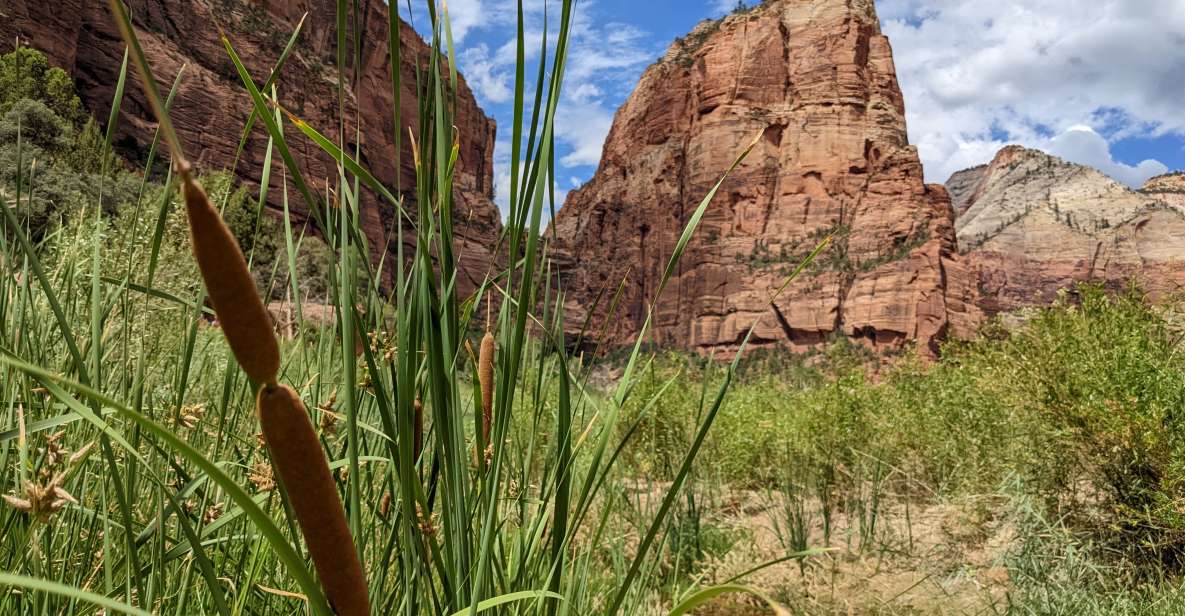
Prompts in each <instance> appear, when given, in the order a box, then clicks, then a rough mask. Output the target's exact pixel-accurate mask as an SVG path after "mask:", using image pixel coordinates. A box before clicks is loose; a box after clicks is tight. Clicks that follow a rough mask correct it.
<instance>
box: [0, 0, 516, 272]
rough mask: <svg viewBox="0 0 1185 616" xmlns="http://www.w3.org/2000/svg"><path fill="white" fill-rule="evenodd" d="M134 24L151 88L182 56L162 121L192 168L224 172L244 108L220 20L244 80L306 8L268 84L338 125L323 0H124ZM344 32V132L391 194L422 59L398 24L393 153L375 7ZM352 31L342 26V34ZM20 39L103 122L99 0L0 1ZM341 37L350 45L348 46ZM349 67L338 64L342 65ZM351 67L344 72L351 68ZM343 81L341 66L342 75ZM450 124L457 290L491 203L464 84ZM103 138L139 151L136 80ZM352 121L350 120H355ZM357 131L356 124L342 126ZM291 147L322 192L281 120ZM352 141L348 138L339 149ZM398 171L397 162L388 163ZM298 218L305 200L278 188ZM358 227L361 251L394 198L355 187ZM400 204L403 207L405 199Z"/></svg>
mask: <svg viewBox="0 0 1185 616" xmlns="http://www.w3.org/2000/svg"><path fill="white" fill-rule="evenodd" d="M127 4H128V6H129V9H130V11H131V13H132V15H133V18H134V20H135V24H136V27H137V34H138V36H139V38H140V42H141V43H142V45H143V47H144V50H145V52H146V54H147V56H148V59H149V62H150V63H151V64H152V67H153V71H154V72H155V74H156V76H157V79H158V80H160V81H161V82H162V83H161V88H162V89H163V91H165V92H167V91H168V89H169V87H170V85H171V83H172V80H173V78H174V77H175V76H176V74H177V72H178V71H179V70H180V69H181V66H182V65H185V73H184V77H183V81H182V84H181V87H180V89H179V91H178V93H177V97H176V100H175V102H174V104H173V112H172V116H173V120H174V122H175V124H176V127H177V132H178V134H179V136H180V138H181V140H182V142H183V144H184V146H185V148H186V153H187V154H188V155H189V157H190V158H192V159H194V160H195V161H196V163H197V166H198V168H199V169H201V170H202V171H217V170H220V169H229V168H230V167H231V166H232V164H233V163H234V158H235V150H236V148H237V146H238V142H239V136H240V134H241V131H242V128H243V126H244V125H245V123H246V121H247V117H248V115H249V113H250V112H251V109H252V106H251V101H250V98H249V97H248V96H247V94H246V92H245V90H244V89H243V86H242V82H241V81H240V79H239V77H238V75H237V73H236V72H235V69H234V65H233V64H232V63H231V62H230V60H229V58H228V56H227V52H226V50H225V49H224V48H223V45H222V42H221V40H220V38H219V28H220V27H221V28H222V29H223V30H224V31H225V32H226V34H227V37H228V38H229V39H230V41H231V42H232V43H233V44H234V46H235V49H236V51H237V53H238V54H239V56H240V57H241V58H242V60H243V62H244V64H245V65H246V66H247V68H248V70H249V71H250V73H251V75H252V76H253V78H254V79H255V81H256V83H257V84H262V83H263V82H264V81H265V80H266V79H267V76H268V74H269V73H270V71H271V69H272V66H273V65H274V63H275V62H276V60H277V59H278V57H279V55H280V53H281V51H282V50H283V47H284V45H285V43H286V42H287V39H288V37H289V35H290V34H291V32H292V31H293V30H294V29H295V27H296V25H297V23H298V22H299V21H300V19H301V17H302V16H303V15H304V14H305V13H306V12H307V13H308V18H307V21H306V23H305V26H304V31H303V33H302V36H301V39H300V44H299V46H298V48H297V51H296V52H295V53H294V54H293V56H292V57H291V58H290V59H289V60H288V63H287V65H286V66H285V68H284V71H283V72H282V75H281V78H280V80H279V82H278V86H277V87H278V92H279V98H280V101H281V103H282V104H283V105H284V107H285V108H287V109H288V110H290V111H291V112H293V113H294V114H296V115H297V116H299V117H300V118H302V119H303V120H305V121H307V122H308V123H309V124H310V125H312V126H314V127H316V128H317V129H318V130H320V131H321V132H322V133H323V134H325V135H327V136H330V137H336V135H337V134H338V117H339V114H338V102H337V100H338V99H337V76H336V70H335V69H334V68H333V67H335V66H336V44H337V34H336V25H335V24H336V2H333V1H332V0H264V1H261V2H256V1H254V0H186V1H185V2H176V1H170V0H128V2H127ZM359 4H360V13H359V19H358V28H357V31H358V32H359V33H360V34H361V36H360V37H359V40H360V41H361V54H360V57H361V61H360V62H359V63H358V66H357V69H358V70H357V81H356V85H355V86H354V87H352V88H348V91H347V95H346V114H345V117H347V118H348V123H347V124H346V126H345V134H346V135H349V136H353V135H356V134H360V138H361V143H360V145H361V148H362V156H361V158H362V161H363V162H364V163H365V164H366V165H367V166H368V167H369V168H370V170H371V171H372V172H373V173H374V174H375V176H376V177H378V178H379V179H380V180H381V181H383V182H384V183H385V184H387V185H388V186H391V187H395V186H401V187H402V188H403V190H404V191H405V192H407V191H411V190H412V189H413V188H414V167H413V162H412V156H411V152H410V149H409V145H408V139H407V128H408V127H410V126H412V125H413V123H414V122H415V121H416V104H417V103H416V92H415V85H414V84H415V67H416V65H417V64H418V65H420V66H424V65H426V62H427V60H428V54H429V53H430V52H429V49H428V47H427V45H426V44H425V43H424V42H423V41H422V40H421V39H420V37H419V36H418V35H417V34H416V33H415V31H414V30H413V29H412V28H411V27H410V26H409V25H408V24H406V23H400V28H399V39H400V41H401V47H402V52H403V53H402V56H401V64H400V67H399V72H400V74H401V75H402V77H403V78H402V91H401V101H402V104H401V107H402V118H401V123H402V124H403V126H402V127H400V129H399V131H398V132H399V134H400V135H401V141H402V150H403V151H402V154H401V156H400V157H399V160H398V164H397V158H396V148H395V135H396V132H397V131H396V127H395V119H394V110H393V108H394V93H393V90H392V87H391V79H390V76H391V65H390V56H389V53H388V45H387V40H388V17H387V6H386V4H385V3H384V2H383V1H382V0H363V1H362V2H360V3H359ZM351 32H352V30H351ZM18 35H19V36H20V37H21V38H22V39H23V41H24V44H26V45H30V46H32V47H36V48H38V49H40V50H42V51H44V52H45V53H46V54H47V55H48V56H49V58H50V60H51V61H52V62H53V63H54V64H56V65H58V66H61V67H63V68H65V69H66V70H67V71H68V72H70V74H71V75H73V76H74V78H75V80H76V82H77V84H78V88H79V92H80V96H81V97H82V99H83V102H84V103H86V105H87V106H88V108H89V109H91V110H92V112H93V113H94V115H95V116H96V117H97V118H100V119H102V120H104V121H105V120H106V118H107V111H108V110H109V109H110V107H111V102H112V98H113V95H114V89H115V84H116V82H117V80H118V75H119V69H120V64H121V61H122V57H123V43H122V41H121V40H120V38H119V35H118V31H117V29H116V26H115V23H114V21H113V20H112V18H111V16H110V15H109V13H108V9H107V3H106V2H105V1H103V0H54V1H52V2H45V1H40V0H5V1H4V2H3V4H2V5H0V40H3V41H5V42H4V43H3V46H4V48H5V49H7V48H8V47H11V45H12V44H13V42H14V40H15V38H16V37H17V36H18ZM351 46H352V43H351ZM352 64H353V63H351V66H352ZM350 72H351V73H353V72H354V71H353V69H352V68H351V71H350ZM351 77H353V75H351ZM457 107H458V108H457V114H456V117H455V118H454V124H455V125H456V127H457V130H458V134H459V138H460V143H461V150H460V163H459V165H458V173H457V177H456V192H455V197H456V204H457V205H456V210H455V212H456V213H455V218H456V219H457V220H458V225H459V229H458V238H457V242H458V244H459V251H460V255H461V264H462V270H463V271H462V274H463V279H462V280H461V285H460V286H461V288H462V290H463V291H464V290H466V289H471V288H472V287H473V282H474V281H479V280H480V279H481V278H482V277H483V276H484V275H485V273H486V270H487V269H488V266H489V263H490V261H491V255H490V251H491V250H492V247H493V246H494V243H495V238H496V236H497V234H498V232H499V231H500V226H501V217H500V216H499V214H498V209H497V207H496V206H495V205H494V202H493V179H492V177H493V164H492V159H493V150H494V128H495V127H494V122H493V121H492V120H491V119H489V118H487V117H486V116H485V114H484V113H482V111H481V109H480V108H478V106H477V103H476V101H475V99H474V98H473V95H472V93H471V92H470V90H469V88H468V87H467V86H465V84H464V83H463V82H462V84H461V86H460V88H459V89H458V96H457ZM122 112H123V113H122V117H121V119H120V125H119V131H118V133H117V144H118V145H119V147H120V148H121V149H123V150H124V151H125V152H132V153H134V154H135V155H136V156H140V155H142V153H143V152H145V151H147V145H148V143H149V142H150V141H151V139H152V135H153V131H154V130H155V127H156V125H155V122H154V121H153V120H152V118H151V113H150V112H149V110H148V107H147V104H146V102H145V99H144V97H143V94H142V93H141V88H140V87H139V86H138V85H136V84H129V87H128V88H127V90H126V97H125V100H124V102H123V106H122ZM355 118H356V119H357V124H355ZM356 128H360V129H361V131H360V133H358V132H356ZM287 134H288V136H289V140H290V143H291V144H292V151H293V155H294V156H295V158H296V159H297V160H298V163H299V164H300V166H301V168H302V169H303V170H304V173H305V176H306V179H307V180H308V181H309V183H311V184H315V185H316V186H318V187H320V188H321V189H324V186H325V183H326V181H329V183H330V184H333V183H334V181H335V178H336V177H337V172H336V170H335V167H334V163H333V161H332V159H330V158H329V157H327V156H325V155H324V154H322V153H321V152H320V150H318V149H317V147H316V146H315V145H314V144H313V143H312V142H310V141H308V140H307V139H305V138H304V137H303V136H302V135H298V134H297V131H296V130H295V129H293V128H292V127H291V126H289V127H288V130H287ZM266 146H267V135H266V133H265V132H264V131H263V130H262V129H261V128H259V127H258V126H257V128H256V129H255V131H254V132H253V133H252V135H251V136H250V138H249V139H248V141H247V144H246V148H245V150H244V152H243V155H242V158H241V159H240V160H239V162H238V166H237V167H236V173H237V175H238V177H239V178H241V179H242V180H243V181H244V182H245V183H247V184H248V185H256V186H257V185H258V182H259V180H260V178H261V177H262V175H263V174H262V171H263V166H264V161H265V158H264V155H265V150H266ZM351 149H352V148H351ZM275 160H276V163H277V166H276V167H275V169H274V172H273V174H272V176H271V186H270V191H269V193H268V201H269V203H270V204H271V205H273V206H278V205H279V204H280V203H281V194H282V193H281V182H282V181H283V179H282V177H283V176H282V174H281V172H280V163H279V157H278V156H277V157H276V159H275ZM397 167H398V168H397ZM289 193H290V201H291V204H292V206H293V208H295V210H296V214H297V215H298V216H303V215H304V214H306V210H305V203H304V202H303V201H302V200H301V199H300V197H299V196H298V194H297V193H296V192H295V189H294V187H290V190H289ZM363 205H364V207H363V224H364V228H365V231H366V234H367V236H368V238H369V240H370V244H371V247H372V249H373V252H374V253H375V255H374V256H376V257H377V256H378V253H379V252H380V251H381V250H382V248H383V247H384V246H385V245H387V240H388V238H389V237H390V235H391V234H392V229H393V227H394V224H393V223H394V208H393V207H391V206H390V205H389V204H386V203H383V202H380V201H379V200H378V199H376V198H375V197H374V195H371V194H369V192H367V194H366V195H364V203H363ZM412 209H413V211H414V208H412Z"/></svg>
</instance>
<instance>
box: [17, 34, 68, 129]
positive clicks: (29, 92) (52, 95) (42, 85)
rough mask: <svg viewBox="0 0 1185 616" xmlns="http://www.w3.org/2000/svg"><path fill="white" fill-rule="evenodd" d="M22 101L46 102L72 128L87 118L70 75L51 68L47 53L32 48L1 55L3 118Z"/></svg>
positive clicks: (22, 48) (18, 49)
mask: <svg viewBox="0 0 1185 616" xmlns="http://www.w3.org/2000/svg"><path fill="white" fill-rule="evenodd" d="M22 99H30V100H36V101H42V102H44V103H45V105H46V106H47V107H49V108H50V109H51V110H52V111H53V112H54V113H55V114H56V115H57V116H58V117H59V118H62V119H63V120H65V121H66V122H67V123H69V124H71V126H77V125H78V124H80V123H81V122H82V121H83V120H84V119H85V118H86V112H85V111H84V110H83V107H82V101H81V100H79V98H78V95H77V94H76V93H75V92H74V80H73V79H71V78H70V75H68V74H66V71H63V70H62V69H60V68H57V67H54V66H50V65H49V60H48V59H47V58H46V57H45V54H43V53H41V52H40V51H37V50H36V49H30V48H28V47H19V48H17V49H16V50H15V51H12V52H9V53H6V54H4V55H0V116H3V115H7V114H8V112H9V110H11V109H12V108H13V106H15V105H16V104H17V102H18V101H20V100H22Z"/></svg>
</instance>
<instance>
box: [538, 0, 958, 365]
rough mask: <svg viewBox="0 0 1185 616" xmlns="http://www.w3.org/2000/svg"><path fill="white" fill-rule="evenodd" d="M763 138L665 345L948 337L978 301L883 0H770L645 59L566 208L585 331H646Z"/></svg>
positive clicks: (680, 295)
mask: <svg viewBox="0 0 1185 616" xmlns="http://www.w3.org/2000/svg"><path fill="white" fill-rule="evenodd" d="M759 133H762V134H763V136H762V138H761V139H760V140H759V142H758V144H757V146H756V148H755V149H754V150H753V152H752V154H751V155H750V156H749V158H748V160H746V161H745V162H744V163H743V164H742V165H741V166H740V167H739V168H738V169H737V170H736V171H735V172H734V173H733V174H732V175H731V176H730V177H729V178H728V180H727V181H726V182H725V183H724V185H723V186H722V188H721V189H720V192H719V194H718V195H717V197H716V199H715V201H714V202H713V203H712V204H711V205H710V206H709V208H708V210H707V213H706V214H705V216H704V219H703V223H702V225H701V227H700V229H699V230H698V232H697V233H696V235H695V237H694V238H693V239H692V241H691V243H690V245H689V246H688V248H687V251H686V253H685V254H684V255H683V259H682V260H681V262H680V263H679V265H678V268H677V270H676V271H675V273H674V275H673V277H672V279H671V281H670V283H669V285H668V286H667V289H666V291H665V292H664V293H663V294H662V296H661V297H659V298H657V299H658V301H657V310H656V313H655V317H654V318H655V320H654V333H653V341H654V342H657V343H659V344H669V345H677V346H689V347H692V348H696V349H699V350H702V351H708V350H712V349H726V348H731V347H735V346H736V345H737V344H738V343H739V342H740V340H741V339H742V337H743V336H744V335H745V332H746V331H747V329H748V328H749V327H750V325H752V324H754V323H756V324H757V325H756V330H755V333H754V338H753V342H754V343H755V344H756V345H775V344H776V345H786V346H789V347H791V348H794V349H798V350H802V349H806V348H810V347H813V346H816V345H818V344H820V343H823V342H825V341H827V340H828V339H830V338H832V337H834V336H837V335H844V336H849V337H851V338H853V339H855V340H857V341H860V342H862V343H865V344H867V345H869V346H872V347H874V348H877V349H888V348H896V347H900V346H901V345H903V344H905V343H907V342H909V341H913V340H917V341H919V343H920V345H921V346H922V347H923V348H924V349H927V350H931V349H933V348H934V346H935V344H936V343H937V341H939V340H940V339H941V338H942V337H943V336H944V335H945V333H946V331H947V330H948V328H949V327H950V326H951V324H952V314H954V313H957V314H955V316H954V317H953V318H954V319H955V320H958V319H960V318H963V317H962V313H961V311H963V310H965V309H966V308H967V306H966V305H965V303H964V302H963V301H962V300H961V299H958V298H956V299H955V300H954V301H948V298H947V296H946V293H945V289H946V287H947V282H946V278H947V268H948V266H953V267H954V269H955V270H958V267H959V266H958V264H957V263H954V262H952V260H951V259H952V253H953V252H954V251H955V232H954V228H953V223H952V213H951V207H950V200H949V197H948V195H947V192H946V190H945V189H944V188H942V187H940V186H938V187H935V186H927V185H926V184H925V183H924V182H923V176H922V166H921V163H920V162H919V160H918V155H917V152H916V150H915V149H914V148H913V147H911V146H910V145H909V143H908V140H907V135H906V126H905V111H904V103H903V101H902V95H901V90H900V88H899V87H898V84H897V77H896V71H895V68H894V64H893V57H892V51H891V49H890V45H889V41H888V39H887V38H886V37H885V36H884V35H883V34H882V33H881V31H880V25H879V21H878V19H877V15H876V11H875V7H874V5H873V2H872V0H794V1H779V0H774V1H770V2H766V3H764V4H762V5H760V6H759V7H756V8H754V9H752V10H750V11H748V12H745V13H742V14H737V15H732V16H729V17H727V18H725V19H724V20H722V21H719V22H704V23H702V24H700V25H699V26H698V27H697V28H696V29H695V30H694V31H693V32H691V34H689V35H688V36H687V37H685V38H683V39H680V40H678V41H676V42H675V43H674V44H673V45H671V47H670V49H669V50H668V52H667V53H666V55H665V57H664V58H663V59H662V60H660V61H659V62H658V63H656V64H654V65H653V66H651V67H649V68H648V69H647V70H646V71H645V73H644V74H643V76H642V79H641V82H640V83H639V84H638V86H637V89H636V90H635V91H634V92H633V94H632V95H631V96H630V97H629V99H628V100H627V101H626V103H625V105H624V106H623V107H622V108H621V109H620V110H619V111H618V112H617V115H616V117H615V119H614V123H613V128H612V131H611V132H610V134H609V137H608V140H607V142H606V144H605V148H604V154H603V157H602V160H601V163H600V166H599V168H598V170H597V172H596V175H595V176H594V177H593V179H592V180H591V181H589V182H588V183H586V184H585V185H584V186H583V187H581V188H580V189H579V190H576V191H573V192H572V193H571V194H570V195H569V197H568V199H567V202H566V204H565V206H564V208H563V209H562V210H561V211H560V212H559V214H558V215H557V217H556V220H555V222H554V225H555V231H556V232H557V234H558V236H559V238H560V242H559V246H558V248H557V250H556V251H555V256H556V258H557V261H558V263H559V265H560V267H561V271H562V278H563V282H564V285H565V290H566V292H567V293H568V294H569V298H570V301H569V304H568V309H569V310H568V318H567V320H568V325H569V327H573V328H578V327H579V326H580V324H581V323H582V322H583V318H584V317H585V316H586V315H588V314H589V311H591V314H592V319H591V324H592V327H591V331H593V332H599V331H601V330H602V329H603V330H604V331H605V332H606V333H605V334H604V335H603V336H598V339H600V340H602V341H604V342H605V343H607V344H609V345H616V344H622V343H626V342H629V341H631V340H633V339H635V338H636V336H637V333H638V332H639V330H640V328H641V326H642V323H643V321H644V319H645V318H646V314H647V307H648V306H649V305H650V304H651V302H653V301H655V297H654V296H655V293H656V291H657V288H658V285H659V282H660V279H661V277H662V274H663V270H664V268H665V266H666V263H667V260H668V258H669V257H670V255H671V253H672V251H673V249H674V247H675V244H676V242H677V240H678V238H679V236H680V234H681V232H682V229H683V228H684V227H685V225H686V224H687V222H688V219H689V217H690V216H691V215H692V213H693V212H694V210H695V208H696V205H697V204H698V203H699V202H700V200H701V199H702V198H703V197H704V195H706V194H707V192H708V191H709V189H710V188H711V187H712V185H713V184H714V183H715V182H716V181H717V180H718V179H719V178H720V176H721V175H722V174H723V173H724V171H725V170H726V169H727V168H728V166H729V164H730V163H731V162H732V160H733V159H734V157H735V156H736V155H737V154H738V153H739V152H740V151H741V150H742V149H743V148H744V146H745V145H746V144H747V143H748V142H749V141H750V140H752V139H753V137H754V136H755V135H757V134H759ZM826 237H832V238H833V241H832V244H831V246H830V248H828V249H827V250H826V251H825V252H824V253H822V254H821V255H820V257H819V258H818V259H817V260H816V261H815V262H814V263H813V264H812V265H811V266H810V267H809V268H808V269H807V270H806V271H805V272H804V274H803V275H802V276H801V277H800V278H798V279H797V280H795V281H794V282H793V283H791V284H790V285H789V286H788V287H786V288H785V291H784V292H782V294H781V295H780V296H778V297H777V299H776V300H775V301H773V302H772V303H771V301H770V298H771V296H773V294H774V293H775V292H776V291H777V290H778V289H779V288H781V287H782V285H783V283H784V282H785V281H786V278H787V276H788V275H789V274H790V273H791V271H793V270H794V268H795V267H796V266H797V265H798V264H799V263H800V262H801V261H802V260H803V258H804V257H806V256H807V254H808V253H810V252H811V250H812V249H813V248H814V247H815V246H816V245H817V244H818V243H819V242H820V241H822V240H823V238H826ZM959 272H961V270H958V272H957V273H959ZM960 275H961V273H960ZM623 280H624V281H625V287H624V290H623V294H622V300H621V305H620V308H619V309H618V311H617V314H616V315H615V316H614V318H612V319H608V318H607V316H608V307H609V305H610V304H611V301H612V298H613V296H614V293H615V291H616V290H617V288H618V285H619V284H620V283H621V282H622V281H623ZM972 286H973V285H972ZM598 297H600V298H601V301H600V302H599V303H597V302H596V301H595V300H596V299H597V298H598Z"/></svg>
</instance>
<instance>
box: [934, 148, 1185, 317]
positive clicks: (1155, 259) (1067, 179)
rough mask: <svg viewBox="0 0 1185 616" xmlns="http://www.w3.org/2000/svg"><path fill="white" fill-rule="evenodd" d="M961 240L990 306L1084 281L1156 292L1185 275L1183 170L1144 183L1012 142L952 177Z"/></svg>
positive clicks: (1040, 299)
mask: <svg viewBox="0 0 1185 616" xmlns="http://www.w3.org/2000/svg"><path fill="white" fill-rule="evenodd" d="M947 187H948V188H949V189H950V193H951V198H952V200H953V204H954V209H955V211H956V212H957V219H956V223H955V228H956V230H957V232H958V240H959V248H960V250H961V251H962V252H963V253H964V259H965V260H966V261H967V262H968V263H969V265H970V267H971V268H972V270H973V271H974V277H975V279H976V286H977V294H978V299H977V302H978V305H979V307H980V308H981V309H982V310H983V311H984V312H985V313H987V314H989V315H990V314H997V313H1000V312H1007V311H1012V310H1015V309H1017V308H1022V307H1026V306H1035V305H1044V304H1048V303H1050V302H1052V301H1053V300H1054V299H1056V297H1057V294H1058V292H1059V291H1060V290H1061V289H1065V288H1067V287H1070V286H1072V285H1073V284H1074V283H1075V282H1079V281H1088V280H1094V281H1101V282H1105V283H1107V284H1108V285H1109V286H1112V287H1122V286H1124V285H1125V284H1127V282H1128V281H1130V280H1131V279H1138V280H1139V281H1140V282H1141V284H1142V286H1143V288H1144V289H1145V290H1147V291H1149V292H1151V293H1152V294H1153V295H1154V296H1161V295H1164V294H1166V293H1170V292H1174V291H1177V290H1178V289H1180V288H1181V285H1182V284H1183V283H1185V246H1183V245H1182V244H1181V238H1182V237H1185V175H1182V174H1170V175H1166V176H1161V177H1159V178H1154V179H1153V180H1151V181H1149V182H1148V185H1147V186H1145V187H1144V189H1142V190H1140V191H1134V190H1131V189H1129V188H1128V187H1127V186H1124V185H1122V184H1120V183H1118V182H1116V181H1115V180H1112V179H1111V178H1109V177H1107V176H1105V175H1103V174H1102V173H1100V172H1098V171H1096V170H1094V169H1091V168H1089V167H1084V166H1081V165H1075V164H1072V163H1068V162H1066V161H1064V160H1062V159H1060V158H1057V157H1054V156H1050V155H1048V154H1045V153H1043V152H1039V151H1037V150H1030V149H1026V148H1023V147H1019V146H1010V147H1007V148H1004V149H1003V150H1001V151H1000V152H999V153H998V154H997V155H996V158H995V160H993V161H992V162H991V163H990V164H988V165H983V166H980V167H975V168H973V169H968V170H966V171H961V172H959V173H956V174H955V175H954V176H952V177H951V179H950V181H948V182H947Z"/></svg>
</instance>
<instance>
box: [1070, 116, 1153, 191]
mask: <svg viewBox="0 0 1185 616" xmlns="http://www.w3.org/2000/svg"><path fill="white" fill-rule="evenodd" d="M1048 151H1049V153H1050V154H1053V155H1055V156H1060V157H1062V158H1064V159H1066V160H1068V161H1070V162H1074V163H1078V164H1080V165H1089V166H1091V167H1094V168H1095V169H1098V170H1099V171H1102V172H1103V173H1106V174H1107V175H1109V176H1111V177H1113V178H1115V179H1116V180H1119V181H1120V182H1123V183H1125V184H1128V185H1129V186H1133V187H1139V186H1142V185H1143V184H1144V182H1146V181H1148V178H1151V177H1153V176H1157V175H1160V174H1162V173H1165V172H1167V171H1168V167H1166V166H1165V165H1164V163H1161V162H1159V161H1155V160H1145V161H1143V162H1141V163H1140V164H1139V165H1136V166H1132V165H1125V164H1123V163H1121V162H1117V161H1115V159H1114V158H1112V157H1111V151H1110V147H1109V146H1108V145H1107V140H1106V139H1104V138H1103V136H1102V135H1100V134H1098V133H1096V132H1095V131H1094V129H1092V128H1091V127H1089V126H1071V127H1070V128H1069V130H1067V131H1066V132H1064V133H1062V134H1060V135H1058V136H1057V137H1054V138H1053V139H1051V140H1050V141H1049V147H1048Z"/></svg>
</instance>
